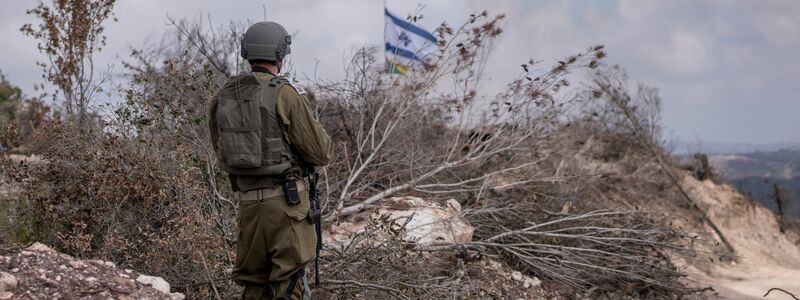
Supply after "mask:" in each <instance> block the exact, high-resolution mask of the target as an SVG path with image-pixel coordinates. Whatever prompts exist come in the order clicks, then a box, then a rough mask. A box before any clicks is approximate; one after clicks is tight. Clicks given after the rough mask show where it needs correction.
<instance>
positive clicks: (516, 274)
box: [511, 271, 522, 281]
mask: <svg viewBox="0 0 800 300" xmlns="http://www.w3.org/2000/svg"><path fill="white" fill-rule="evenodd" d="M511 279H514V280H516V281H522V273H520V272H519V271H514V272H511Z"/></svg>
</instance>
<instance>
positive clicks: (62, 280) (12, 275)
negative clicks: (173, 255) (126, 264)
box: [0, 243, 185, 300]
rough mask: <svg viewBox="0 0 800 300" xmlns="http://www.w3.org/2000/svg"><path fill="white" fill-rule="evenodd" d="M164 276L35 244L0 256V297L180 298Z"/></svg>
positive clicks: (164, 299) (152, 299) (168, 299)
mask: <svg viewBox="0 0 800 300" xmlns="http://www.w3.org/2000/svg"><path fill="white" fill-rule="evenodd" d="M184 298H185V297H184V296H183V295H182V294H180V293H170V286H169V283H167V282H166V281H165V280H164V279H162V278H160V277H153V276H147V275H142V274H139V273H137V272H135V271H132V270H121V269H118V268H117V267H116V266H115V265H114V264H113V263H111V262H104V261H101V260H79V259H75V258H73V257H71V256H69V255H66V254H62V253H58V252H56V251H54V250H53V249H50V248H49V247H47V246H45V245H43V244H39V243H35V244H33V245H32V246H30V247H28V248H26V249H25V250H22V251H20V252H19V253H17V254H15V255H12V256H0V299H1V300H6V299H120V300H125V299H131V300H132V299H150V300H162V299H163V300H180V299H184Z"/></svg>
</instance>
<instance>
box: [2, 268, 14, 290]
mask: <svg viewBox="0 0 800 300" xmlns="http://www.w3.org/2000/svg"><path fill="white" fill-rule="evenodd" d="M17 284H18V282H17V277H14V275H11V274H8V273H6V272H0V292H5V291H13V290H14V289H16V288H17Z"/></svg>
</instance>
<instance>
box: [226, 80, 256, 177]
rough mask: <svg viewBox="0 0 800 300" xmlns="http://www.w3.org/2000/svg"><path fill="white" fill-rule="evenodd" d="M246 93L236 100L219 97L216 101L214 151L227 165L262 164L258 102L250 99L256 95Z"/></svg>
mask: <svg viewBox="0 0 800 300" xmlns="http://www.w3.org/2000/svg"><path fill="white" fill-rule="evenodd" d="M248 94H249V93H248ZM248 94H245V96H244V97H242V98H243V99H240V100H236V99H225V98H221V99H220V101H219V104H218V108H217V125H218V126H219V140H218V141H217V143H218V144H217V146H218V147H217V149H218V150H219V153H218V155H219V158H220V159H221V160H222V161H223V162H224V163H225V165H226V166H227V167H229V168H234V169H253V168H259V167H261V166H263V164H262V156H263V146H264V145H262V133H261V131H262V129H261V113H260V110H259V106H260V104H259V101H256V100H252V99H258V98H257V97H252V95H248Z"/></svg>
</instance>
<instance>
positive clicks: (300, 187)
mask: <svg viewBox="0 0 800 300" xmlns="http://www.w3.org/2000/svg"><path fill="white" fill-rule="evenodd" d="M305 190H306V182H305V180H302V179H300V180H297V191H298V192H302V191H305ZM277 196H283V185H279V186H277V187H273V188H265V189H256V190H249V191H246V192H236V193H235V194H234V197H235V199H238V200H239V201H256V200H261V199H266V198H272V197H277Z"/></svg>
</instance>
